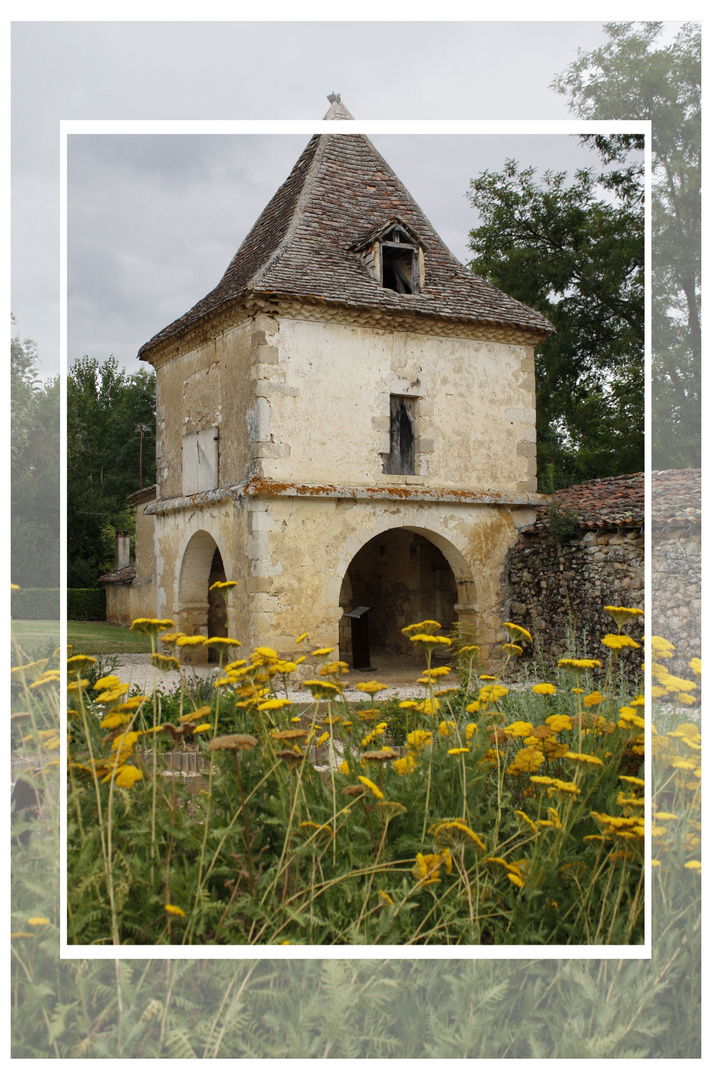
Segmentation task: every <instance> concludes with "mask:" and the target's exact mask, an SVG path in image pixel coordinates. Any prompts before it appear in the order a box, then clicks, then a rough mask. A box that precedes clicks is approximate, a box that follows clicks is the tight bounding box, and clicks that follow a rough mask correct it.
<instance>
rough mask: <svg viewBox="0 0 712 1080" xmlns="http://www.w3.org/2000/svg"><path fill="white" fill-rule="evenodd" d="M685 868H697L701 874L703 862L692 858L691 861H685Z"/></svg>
mask: <svg viewBox="0 0 712 1080" xmlns="http://www.w3.org/2000/svg"><path fill="white" fill-rule="evenodd" d="M685 869H686V870H697V871H699V873H700V874H701V873H702V863H701V862H698V860H697V859H690V861H689V862H686V863H685Z"/></svg>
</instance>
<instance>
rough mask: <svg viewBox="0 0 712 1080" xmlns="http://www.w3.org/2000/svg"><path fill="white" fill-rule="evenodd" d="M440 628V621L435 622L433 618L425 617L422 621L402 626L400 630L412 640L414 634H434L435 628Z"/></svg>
mask: <svg viewBox="0 0 712 1080" xmlns="http://www.w3.org/2000/svg"><path fill="white" fill-rule="evenodd" d="M440 629H441V626H440V623H439V622H435V619H426V620H425V621H424V622H419V623H412V624H411V625H410V626H404V627H403V629H402V630H401V634H405V636H406V637H407V638H410V640H411V641H412V640H413V635H414V634H434V633H435V631H436V630H440Z"/></svg>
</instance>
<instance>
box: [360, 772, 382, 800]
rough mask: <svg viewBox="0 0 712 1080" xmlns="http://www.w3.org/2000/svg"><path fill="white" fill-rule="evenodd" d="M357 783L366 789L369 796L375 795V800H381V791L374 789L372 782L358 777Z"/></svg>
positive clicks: (366, 778)
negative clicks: (369, 793)
mask: <svg viewBox="0 0 712 1080" xmlns="http://www.w3.org/2000/svg"><path fill="white" fill-rule="evenodd" d="M358 782H359V784H363V786H364V787H366V788H368V790H369V791H370V792H371V794H372V795H375V796H376V798H377V799H382V798H383V792H382V791H381V789H380V788H378V787H376V785H375V784H374V782H373V780H369V778H368V777H367V776H359V778H358Z"/></svg>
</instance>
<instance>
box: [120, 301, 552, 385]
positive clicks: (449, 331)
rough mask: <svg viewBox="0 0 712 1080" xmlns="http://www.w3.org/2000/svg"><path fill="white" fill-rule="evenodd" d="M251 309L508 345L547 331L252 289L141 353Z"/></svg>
mask: <svg viewBox="0 0 712 1080" xmlns="http://www.w3.org/2000/svg"><path fill="white" fill-rule="evenodd" d="M255 315H270V316H272V317H273V318H276V319H279V318H283V319H298V320H303V321H307V322H320V323H324V322H334V323H339V324H341V325H345V326H365V327H371V328H373V329H374V330H382V331H384V332H385V333H409V334H427V335H429V336H432V337H460V338H468V339H470V340H473V341H494V342H497V343H501V344H506V345H537V344H538V343H539V342H540V341H543V340H544V338H545V337H546V336H547V335H546V334H544V333H542V332H537V331H535V330H526V329H523V328H521V327H517V326H512V325H509V324H502V323H489V322H476V321H474V320H473V321H470V320H466V319H458V318H447V317H445V316H443V317H433V316H430V315H424V314H420V313H418V312H407V311H404V312H393V311H381V310H379V309H378V308H366V307H357V306H355V305H349V304H338V305H337V304H333V303H327V302H325V301H320V300H319V298H318V297H308V298H304V297H296V296H295V297H290V296H279V297H277V296H271V297H270V296H260V295H257V294H254V293H251V294H249V295H246V296H244V297H241V298H239V299H238V300H231V301H229V302H228V303H225V304H223V305H222V306H221V307H220V308H218V309H217V310H216V311H213V312H211V313H210V314H209V315H206V316H204V317H203V318H202V319H199V320H197V321H196V322H195V323H192V324H191V325H190V326H188V327H186V328H185V329H184V330H182V331H180V332H178V333H177V334H176V335H174V336H173V337H171V338H169V339H168V340H167V341H165V342H162V343H159V344H158V345H155V346H154V347H153V348H152V349H147V350H145V351H144V352H143V353H142V354H141V356H140V359H141V360H144V361H147V362H148V363H151V364H153V366H154V367H160V366H161V365H162V364H164V363H167V362H168V361H169V360H173V359H175V358H176V357H178V356H181V355H183V354H184V353H186V352H189V351H190V350H191V349H194V348H196V347H198V346H199V345H203V344H205V343H206V342H208V341H210V340H212V339H213V338H215V337H218V336H219V335H220V334H223V333H225V332H226V331H228V330H230V329H232V328H234V327H237V326H239V325H240V324H241V323H243V322H246V321H248V320H249V319H251V318H253V317H254V316H255Z"/></svg>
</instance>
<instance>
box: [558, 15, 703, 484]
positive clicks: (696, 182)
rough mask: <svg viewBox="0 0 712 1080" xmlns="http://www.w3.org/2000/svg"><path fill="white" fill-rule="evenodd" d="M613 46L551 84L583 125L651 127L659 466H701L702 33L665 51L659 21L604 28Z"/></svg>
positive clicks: (584, 58)
mask: <svg viewBox="0 0 712 1080" xmlns="http://www.w3.org/2000/svg"><path fill="white" fill-rule="evenodd" d="M605 29H606V33H607V34H608V41H607V42H606V44H605V45H603V46H602V47H601V48H599V49H595V50H593V51H592V52H589V53H583V52H580V53H579V56H578V57H577V59H576V60H575V61H574V63H573V64H571V65H570V66H569V67H568V68H567V69H566V70H565V71H564V72H562V73H561V74H560V75H558V76H557V77H556V78H555V80H554V82H553V84H552V87H553V89H555V90H556V91H557V92H558V93H560V94H563V95H564V96H565V97H566V98H568V102H569V109H570V110H571V111H572V112H573V113H575V114H576V115H577V116H581V117H585V118H586V119H595V120H611V119H631V118H635V119H643V120H650V121H651V127H652V164H653V176H652V189H653V190H652V194H653V199H652V233H653V235H652V290H653V296H652V300H653V303H652V350H653V432H652V443H653V466H654V467H655V468H679V467H685V466H699V464H700V434H701V409H700V376H701V360H702V347H701V331H700V266H701V232H700V224H701V194H700V187H701V172H700V149H701V108H700V76H701V62H700V28H699V26H697V25H695V24H692V23H686V24H684V25H683V26H682V27H681V29H680V30H679V32H678V33H677V35H676V37H675V39H674V40H673V41H672V42H671V43H670V44H668V45H667V46H661V45H660V43H659V38H660V36H661V33H662V30H663V23H660V22H645V23H638V24H634V23H631V22H621V23H607V24H606V27H605Z"/></svg>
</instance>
